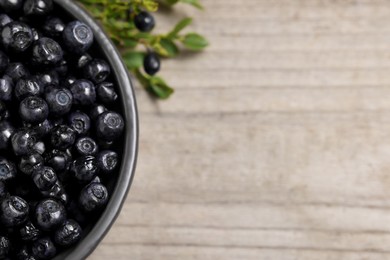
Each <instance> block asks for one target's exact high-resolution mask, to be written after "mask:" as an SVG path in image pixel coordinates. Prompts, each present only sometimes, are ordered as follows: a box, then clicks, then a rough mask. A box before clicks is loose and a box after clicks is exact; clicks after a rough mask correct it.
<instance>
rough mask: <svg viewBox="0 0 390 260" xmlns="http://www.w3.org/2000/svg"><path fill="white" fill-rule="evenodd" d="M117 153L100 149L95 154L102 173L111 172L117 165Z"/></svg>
mask: <svg viewBox="0 0 390 260" xmlns="http://www.w3.org/2000/svg"><path fill="white" fill-rule="evenodd" d="M118 160H119V158H118V154H117V153H116V152H114V151H110V150H105V151H101V152H100V153H99V154H98V156H97V162H98V166H99V170H100V171H101V172H103V173H111V172H112V171H114V170H115V169H116V167H117V166H118Z"/></svg>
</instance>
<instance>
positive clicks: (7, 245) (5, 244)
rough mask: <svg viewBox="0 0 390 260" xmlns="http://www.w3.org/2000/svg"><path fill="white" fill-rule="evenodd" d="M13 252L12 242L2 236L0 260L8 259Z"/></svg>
mask: <svg viewBox="0 0 390 260" xmlns="http://www.w3.org/2000/svg"><path fill="white" fill-rule="evenodd" d="M10 251H11V241H10V240H9V238H8V237H5V236H0V259H7V257H8V256H9V253H10Z"/></svg>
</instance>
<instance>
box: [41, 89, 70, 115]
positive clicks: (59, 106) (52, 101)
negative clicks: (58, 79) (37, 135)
mask: <svg viewBox="0 0 390 260" xmlns="http://www.w3.org/2000/svg"><path fill="white" fill-rule="evenodd" d="M45 97H46V101H47V104H48V105H49V109H50V114H51V115H53V116H56V117H57V116H62V115H65V114H67V113H69V111H70V109H71V108H72V104H73V95H72V92H70V90H68V89H66V88H52V89H50V90H49V91H48V92H46V96H45Z"/></svg>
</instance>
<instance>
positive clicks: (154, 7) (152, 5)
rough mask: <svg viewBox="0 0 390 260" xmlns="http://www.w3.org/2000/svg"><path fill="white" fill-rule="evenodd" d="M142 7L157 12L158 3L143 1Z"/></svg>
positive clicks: (148, 0) (150, 0) (152, 0)
mask: <svg viewBox="0 0 390 260" xmlns="http://www.w3.org/2000/svg"><path fill="white" fill-rule="evenodd" d="M142 6H143V7H145V9H146V10H147V11H149V12H156V11H157V9H158V3H157V2H156V1H154V0H142Z"/></svg>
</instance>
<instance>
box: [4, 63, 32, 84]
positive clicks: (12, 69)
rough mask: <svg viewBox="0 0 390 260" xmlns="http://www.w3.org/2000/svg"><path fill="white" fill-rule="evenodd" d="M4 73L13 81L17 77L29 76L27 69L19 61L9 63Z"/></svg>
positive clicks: (17, 78)
mask: <svg viewBox="0 0 390 260" xmlns="http://www.w3.org/2000/svg"><path fill="white" fill-rule="evenodd" d="M5 74H6V75H8V76H9V77H10V78H11V79H12V80H13V81H14V83H15V82H17V81H18V80H19V79H22V78H26V77H28V76H30V72H29V71H28V69H27V68H26V67H25V66H24V65H23V64H22V63H20V62H14V63H10V64H9V66H8V68H7V70H6V71H5Z"/></svg>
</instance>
